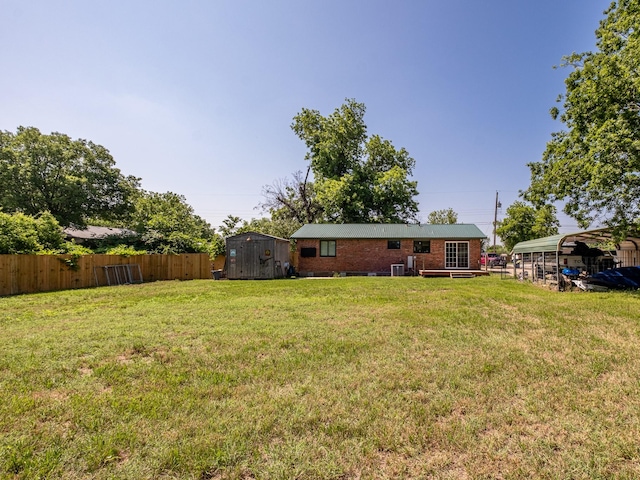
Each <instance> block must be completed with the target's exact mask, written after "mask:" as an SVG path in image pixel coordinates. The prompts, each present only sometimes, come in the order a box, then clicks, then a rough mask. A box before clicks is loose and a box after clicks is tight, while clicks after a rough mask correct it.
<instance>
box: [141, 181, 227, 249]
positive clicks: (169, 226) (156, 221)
mask: <svg viewBox="0 0 640 480" xmlns="http://www.w3.org/2000/svg"><path fill="white" fill-rule="evenodd" d="M129 226H130V228H132V229H133V230H135V231H136V232H138V233H139V234H140V235H141V238H142V242H143V243H144V246H145V248H146V249H147V250H148V251H150V252H155V253H193V252H208V251H209V246H210V243H211V242H212V241H214V240H215V238H214V237H215V232H214V231H213V229H212V228H211V226H210V225H209V224H208V223H207V222H206V221H205V220H204V219H202V218H201V217H199V216H198V215H196V214H195V213H194V211H193V208H192V207H191V206H190V205H189V204H188V203H187V201H186V199H185V197H184V196H182V195H178V194H176V193H173V192H166V193H156V192H141V194H140V195H139V196H138V199H137V200H136V204H135V212H134V213H133V215H132V220H131V223H130V225H129Z"/></svg>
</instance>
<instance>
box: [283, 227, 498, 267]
mask: <svg viewBox="0 0 640 480" xmlns="http://www.w3.org/2000/svg"><path fill="white" fill-rule="evenodd" d="M291 238H293V239H295V240H296V255H295V260H294V261H295V265H296V269H297V271H298V273H299V274H300V275H301V276H327V275H333V274H335V273H339V274H342V275H368V274H376V275H390V274H391V271H392V268H393V269H394V274H398V275H404V274H411V273H417V272H418V271H419V270H445V271H446V270H473V269H478V268H480V253H481V250H482V246H481V244H482V240H483V239H485V238H486V235H485V234H484V233H482V232H481V231H480V229H479V228H478V227H477V226H475V225H472V224H455V225H407V224H307V225H304V226H302V228H300V229H299V230H298V231H297V232H295V233H294V234H293V235H292V236H291ZM392 265H394V266H395V267H392Z"/></svg>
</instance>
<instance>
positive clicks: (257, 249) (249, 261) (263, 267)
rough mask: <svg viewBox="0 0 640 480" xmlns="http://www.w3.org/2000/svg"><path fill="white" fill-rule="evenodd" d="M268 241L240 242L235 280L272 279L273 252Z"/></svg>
mask: <svg viewBox="0 0 640 480" xmlns="http://www.w3.org/2000/svg"><path fill="white" fill-rule="evenodd" d="M269 245H270V242H269V241H261V240H252V241H250V242H242V243H241V244H240V245H239V248H238V253H237V255H238V257H237V262H236V278H240V279H246V280H250V279H255V278H258V279H265V278H273V252H271V250H270V247H269Z"/></svg>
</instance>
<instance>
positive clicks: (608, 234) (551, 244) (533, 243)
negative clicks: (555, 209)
mask: <svg viewBox="0 0 640 480" xmlns="http://www.w3.org/2000/svg"><path fill="white" fill-rule="evenodd" d="M572 242H584V243H598V242H616V240H615V239H614V237H613V233H612V231H611V229H610V228H599V229H596V230H585V231H584V232H576V233H561V234H558V235H551V236H550V237H543V238H536V239H534V240H527V241H526V242H520V243H517V244H516V245H515V246H514V247H513V250H512V253H543V252H559V251H560V250H561V249H562V245H564V244H566V243H572ZM616 243H617V244H618V245H619V246H620V247H621V248H619V249H625V250H637V249H638V247H640V232H631V233H630V234H629V235H628V236H627V238H626V239H625V240H623V241H618V242H616Z"/></svg>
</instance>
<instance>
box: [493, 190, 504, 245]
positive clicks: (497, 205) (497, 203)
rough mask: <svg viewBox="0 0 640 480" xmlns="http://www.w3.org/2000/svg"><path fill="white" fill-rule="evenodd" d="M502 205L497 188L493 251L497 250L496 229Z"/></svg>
mask: <svg viewBox="0 0 640 480" xmlns="http://www.w3.org/2000/svg"><path fill="white" fill-rule="evenodd" d="M501 207H502V205H501V204H500V202H499V201H498V191H497V190H496V208H495V210H494V211H493V253H495V252H496V229H497V228H498V209H499V208H501Z"/></svg>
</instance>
